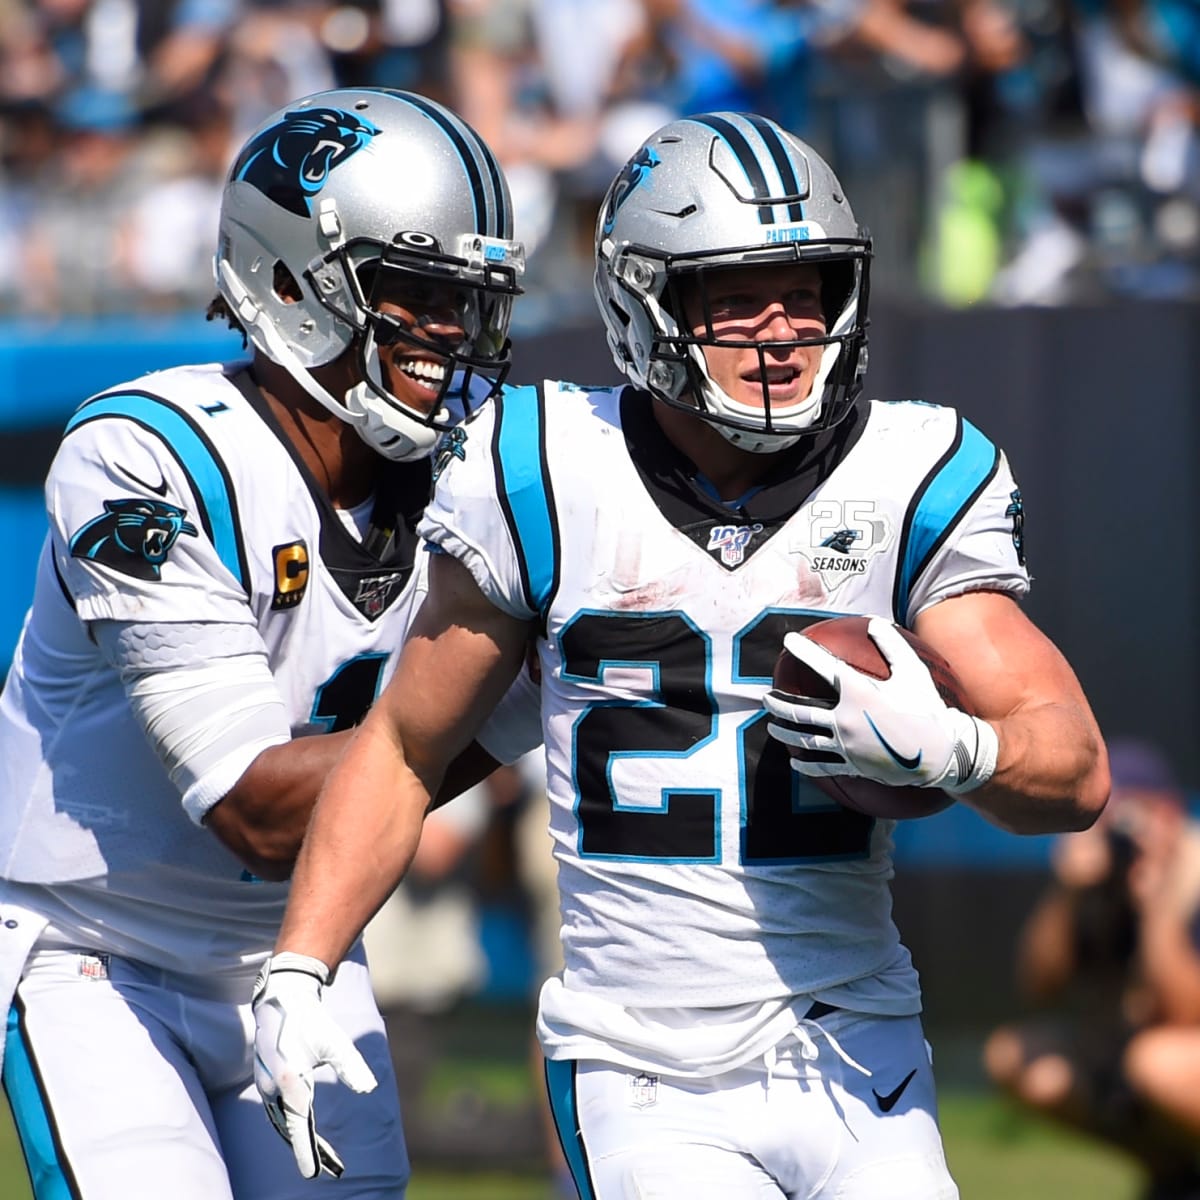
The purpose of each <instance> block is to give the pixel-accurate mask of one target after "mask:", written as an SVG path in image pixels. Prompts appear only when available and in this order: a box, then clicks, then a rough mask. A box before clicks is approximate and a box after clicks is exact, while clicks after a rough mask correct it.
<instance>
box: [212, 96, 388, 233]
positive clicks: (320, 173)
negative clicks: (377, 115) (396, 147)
mask: <svg viewBox="0 0 1200 1200" xmlns="http://www.w3.org/2000/svg"><path fill="white" fill-rule="evenodd" d="M379 132H380V129H379V127H378V126H377V125H373V124H372V123H371V122H370V121H365V120H363V119H362V118H361V117H356V116H355V115H354V114H353V113H348V112H345V111H343V110H342V109H340V108H297V109H290V110H289V111H288V112H287V113H285V114H284V116H283V119H282V120H281V121H279V122H278V123H277V124H275V125H272V126H270V127H269V128H267V129H264V130H263V131H262V133H260V134H259V135H258V136H257V137H256V138H254V139H253V140H251V141H250V142H248V143H247V144H246V145H245V147H243V149H242V152H241V154H239V155H238V159H237V162H235V163H234V165H233V170H232V173H231V178H232V179H238V180H242V181H243V182H245V183H249V184H251V185H252V186H253V187H256V188H258V190H259V191H260V192H262V193H263V195H264V196H266V197H267V198H268V199H270V200H273V201H274V202H275V203H276V204H278V205H279V206H280V207H281V208H285V209H287V211H288V212H292V213H295V214H296V215H297V216H298V217H307V216H309V214H310V209H309V200H310V199H311V198H312V197H313V196H315V195H316V194H317V193H318V192H319V191H320V190H321V189H322V188H323V187H324V186H325V182H326V180H327V179H328V178H329V172H330V171H332V170H333V168H334V167H336V166H337V165H338V164H339V163H343V162H345V161H346V159H348V158H349V157H350V156H351V155H352V154H354V153H356V152H357V151H359V150H361V149H362V148H363V147H364V146H365V145H367V144H368V143H369V142H370V140H371V139H372V138H373V137H375V136H376V135H377V134H378V133H379Z"/></svg>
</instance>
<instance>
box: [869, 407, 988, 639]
mask: <svg viewBox="0 0 1200 1200" xmlns="http://www.w3.org/2000/svg"><path fill="white" fill-rule="evenodd" d="M999 465H1000V451H999V450H997V449H996V447H995V446H994V445H993V444H992V442H991V441H990V440H989V439H988V438H987V437H985V436H984V435H983V434H982V433H980V432H979V430H978V429H976V428H975V426H974V425H972V424H971V422H970V421H965V420H963V418H962V417H961V416H960V417H959V418H958V427H957V429H956V430H955V433H954V440H953V441H952V442H951V443H950V447H949V449H947V451H946V452H945V454H943V455H942V457H941V458H940V459H938V461H937V462H936V463H934V465H933V468H932V470H931V471H930V472H929V474H928V475H926V476H925V478H924V479H923V480H922V481H921V486H920V487H919V488H917V490H916V492H914V493H913V497H912V499H911V500H910V501H909V504H908V511H907V512H905V514H904V526H903V528H902V529H901V531H900V552H899V556H898V569H897V572H896V587H895V591H894V593H893V596H892V611H893V613H894V614H895V617H896V620H897V621H901V622H903V620H904V617H905V614H906V613H907V611H908V601H909V597H910V595H911V593H912V589H913V586H914V584H915V583H916V582H917V580H918V579H919V578H920V577H921V573H922V572H923V571H924V570H925V568H926V567H927V566H929V563H930V561H931V560H932V558H933V556H934V555H935V554H936V553H937V552H938V551H939V550H940V549H941V548H942V546H943V544H944V543H945V541H946V539H947V538H948V537H949V536H950V534H951V533H952V532H953V531H954V529H955V527H956V526H957V525H958V523H959V521H961V520H962V518H963V515H964V514H965V513H966V511H967V509H969V508H970V507H971V505H972V504H974V503H975V501H976V499H977V498H978V497H979V495H980V493H981V492H982V491H983V489H984V488H985V487H987V485H988V484H989V483H990V482H991V480H992V477H993V476H994V475H995V474H996V469H997V468H998V467H999Z"/></svg>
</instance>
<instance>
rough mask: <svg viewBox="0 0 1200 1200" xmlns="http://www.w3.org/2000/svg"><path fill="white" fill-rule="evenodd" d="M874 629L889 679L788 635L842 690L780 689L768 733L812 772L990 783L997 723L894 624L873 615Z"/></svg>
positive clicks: (957, 787) (956, 788) (792, 647)
mask: <svg viewBox="0 0 1200 1200" xmlns="http://www.w3.org/2000/svg"><path fill="white" fill-rule="evenodd" d="M867 633H868V634H869V636H870V638H871V640H872V641H873V642H874V643H875V645H876V646H877V647H878V648H879V652H880V654H882V655H883V657H884V659H885V660H886V661H887V664H888V666H889V668H890V671H891V674H890V675H889V677H888V678H887V679H876V678H874V677H873V676H871V675H866V674H864V673H863V672H862V671H858V670H855V668H854V667H852V666H850V665H849V664H848V663H845V662H843V661H842V660H841V659H840V658H837V657H836V656H834V655H832V654H830V653H829V651H828V650H826V649H825V648H824V647H823V646H819V645H817V643H816V642H814V641H812V640H811V639H810V638H806V637H804V636H803V634H800V633H789V634H787V636H786V637H785V638H784V639H783V645H784V649H785V650H787V652H788V653H789V654H792V655H794V656H795V657H796V658H798V659H800V660H801V661H802V662H804V663H805V664H807V665H808V666H809V667H811V668H812V669H813V670H814V671H816V673H817V674H818V675H820V676H821V678H822V679H824V680H825V681H826V682H827V683H828V684H829V685H830V686H831V687H832V688H833V690H834V691H835V692H836V693H837V700H836V701H835V702H833V703H829V702H821V701H819V700H813V699H811V698H806V697H802V696H793V695H790V694H789V693H787V692H780V691H777V690H774V689H772V690H771V691H768V692H767V693H766V695H765V696H764V697H763V707H764V708H766V710H767V711H768V712H769V713H770V714H771V717H772V720H771V721H770V722H769V723H768V724H767V732H768V733H770V735H771V736H772V737H774V738H776V739H777V740H779V741H781V742H785V743H786V744H787V745H788V746H789V747H790V748H791V757H792V766H793V767H794V768H795V769H796V770H797V771H799V772H800V773H801V774H803V775H858V776H862V777H863V778H866V779H874V780H876V781H877V782H879V783H885V784H888V785H889V786H891V787H939V788H943V789H944V790H945V791H947V792H953V793H954V794H956V795H961V794H963V793H964V792H970V791H973V790H974V789H975V788H977V787H981V786H982V785H983V784H985V783H986V782H987V781H988V780H989V779H990V778H991V777H992V773H993V772H994V771H995V769H996V756H997V754H998V752H999V741H998V739H997V736H996V731H995V729H993V728H992V726H991V725H989V724H988V723H987V722H986V721H984V720H982V719H981V718H979V717H973V716H970V715H969V714H967V713H965V712H963V711H962V710H961V709H958V708H952V707H950V706H949V705H947V704H946V702H945V701H944V700H943V699H942V697H941V696H940V695H939V693H938V690H937V687H936V686H935V685H934V682H933V679H932V677H931V676H930V674H929V670H928V668H927V667H926V666H925V664H924V663H923V662H922V661H921V659H920V658H919V657H918V656H917V653H916V651H915V650H913V648H912V647H911V646H910V645H909V644H908V643H907V642H906V641H905V640H904V638H903V637H902V636H901V635H900V632H899V631H898V630H897V629H896V628H895V626H893V625H892V623H891V622H890V621H885V620H883V619H882V618H880V617H875V618H873V619H872V620H871V622H870V624H869V625H868V626H867Z"/></svg>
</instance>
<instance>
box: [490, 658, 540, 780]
mask: <svg viewBox="0 0 1200 1200" xmlns="http://www.w3.org/2000/svg"><path fill="white" fill-rule="evenodd" d="M475 740H476V741H477V742H478V743H479V744H480V745H481V746H482V747H483V748H484V749H485V750H486V751H487V752H488V753H489V754H490V755H491V756H492V757H493V758H494V759H495V760H496V761H497V762H501V763H514V762H516V761H517V759H519V758H522V757H523V756H524V755H526V754H528V753H529V751H531V750H536V749H537V748H538V747H539V746H540V745H541V744H542V689H541V686H540V685H539V684H537V683H535V682H534V681H533V677H532V676H531V675H530V674H529V670H528V668H527V667H522V668H521V672H520V674H519V675H518V676H517V677H516V679H514V680H513V682H512V686H511V687H510V688H509V689H508V691H507V692H505V693H504V696H503V697H502V698H501V700H500V703H499V704H498V705H496V707H495V709H494V710H493V712H492V715H491V716H490V717H488V719H487V720H486V721H485V722H484V723H483V728H482V729H480V731H479V733H478V734H476V736H475Z"/></svg>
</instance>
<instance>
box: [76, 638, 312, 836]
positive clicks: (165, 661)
mask: <svg viewBox="0 0 1200 1200" xmlns="http://www.w3.org/2000/svg"><path fill="white" fill-rule="evenodd" d="M93 632H94V633H95V636H96V642H97V644H98V645H99V646H100V648H101V650H102V652H103V653H104V655H105V657H106V658H107V659H108V661H109V662H110V663H111V664H112V666H113V667H114V668H115V669H116V670H117V671H118V673H119V674H120V676H121V681H122V683H123V684H124V685H125V693H126V695H127V696H128V698H129V704H130V708H131V709H132V711H133V714H134V716H135V717H136V718H137V720H138V722H139V723H140V724H141V726H142V729H143V730H144V731H145V733H146V736H147V738H149V740H150V743H151V745H152V746H153V747H154V749H155V751H156V752H157V754H158V756H159V758H160V759H161V760H162V763H163V766H164V767H165V768H166V770H167V774H168V775H169V776H170V778H171V782H172V783H174V784H175V786H176V787H177V788H178V789H179V791H180V793H181V794H182V796H183V807H184V810H185V811H186V812H187V814H188V816H189V817H191V819H192V820H193V821H195V822H196V823H197V824H199V823H200V822H201V821H202V820H203V819H204V816H205V814H207V812H208V810H209V809H210V808H212V806H213V805H214V804H216V803H217V801H218V800H220V799H221V798H222V797H223V796H225V794H226V793H227V792H228V791H229V790H230V788H232V787H233V785H234V784H235V783H237V781H238V780H239V779H240V778H241V777H242V775H243V773H244V772H245V771H246V769H247V768H248V767H249V766H250V764H251V763H252V762H253V761H254V760H255V759H256V758H257V757H258V755H259V754H261V753H262V751H263V750H266V749H267V748H268V747H270V746H278V745H282V744H283V743H284V742H287V741H290V740H291V729H290V728H289V725H288V719H287V710H286V708H285V707H284V703H283V700H282V698H281V697H280V695H279V691H278V689H277V688H276V686H275V680H274V678H273V677H272V675H271V671H270V668H269V666H268V664H267V653H266V648H265V647H264V646H263V645H262V643H261V641H260V640H259V639H258V636H257V631H255V630H253V629H250V628H247V627H245V626H232V627H230V626H226V625H222V624H216V623H203V624H195V623H184V622H180V623H172V624H163V623H153V624H140V623H137V622H125V621H97V622H95V623H94V625H93Z"/></svg>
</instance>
